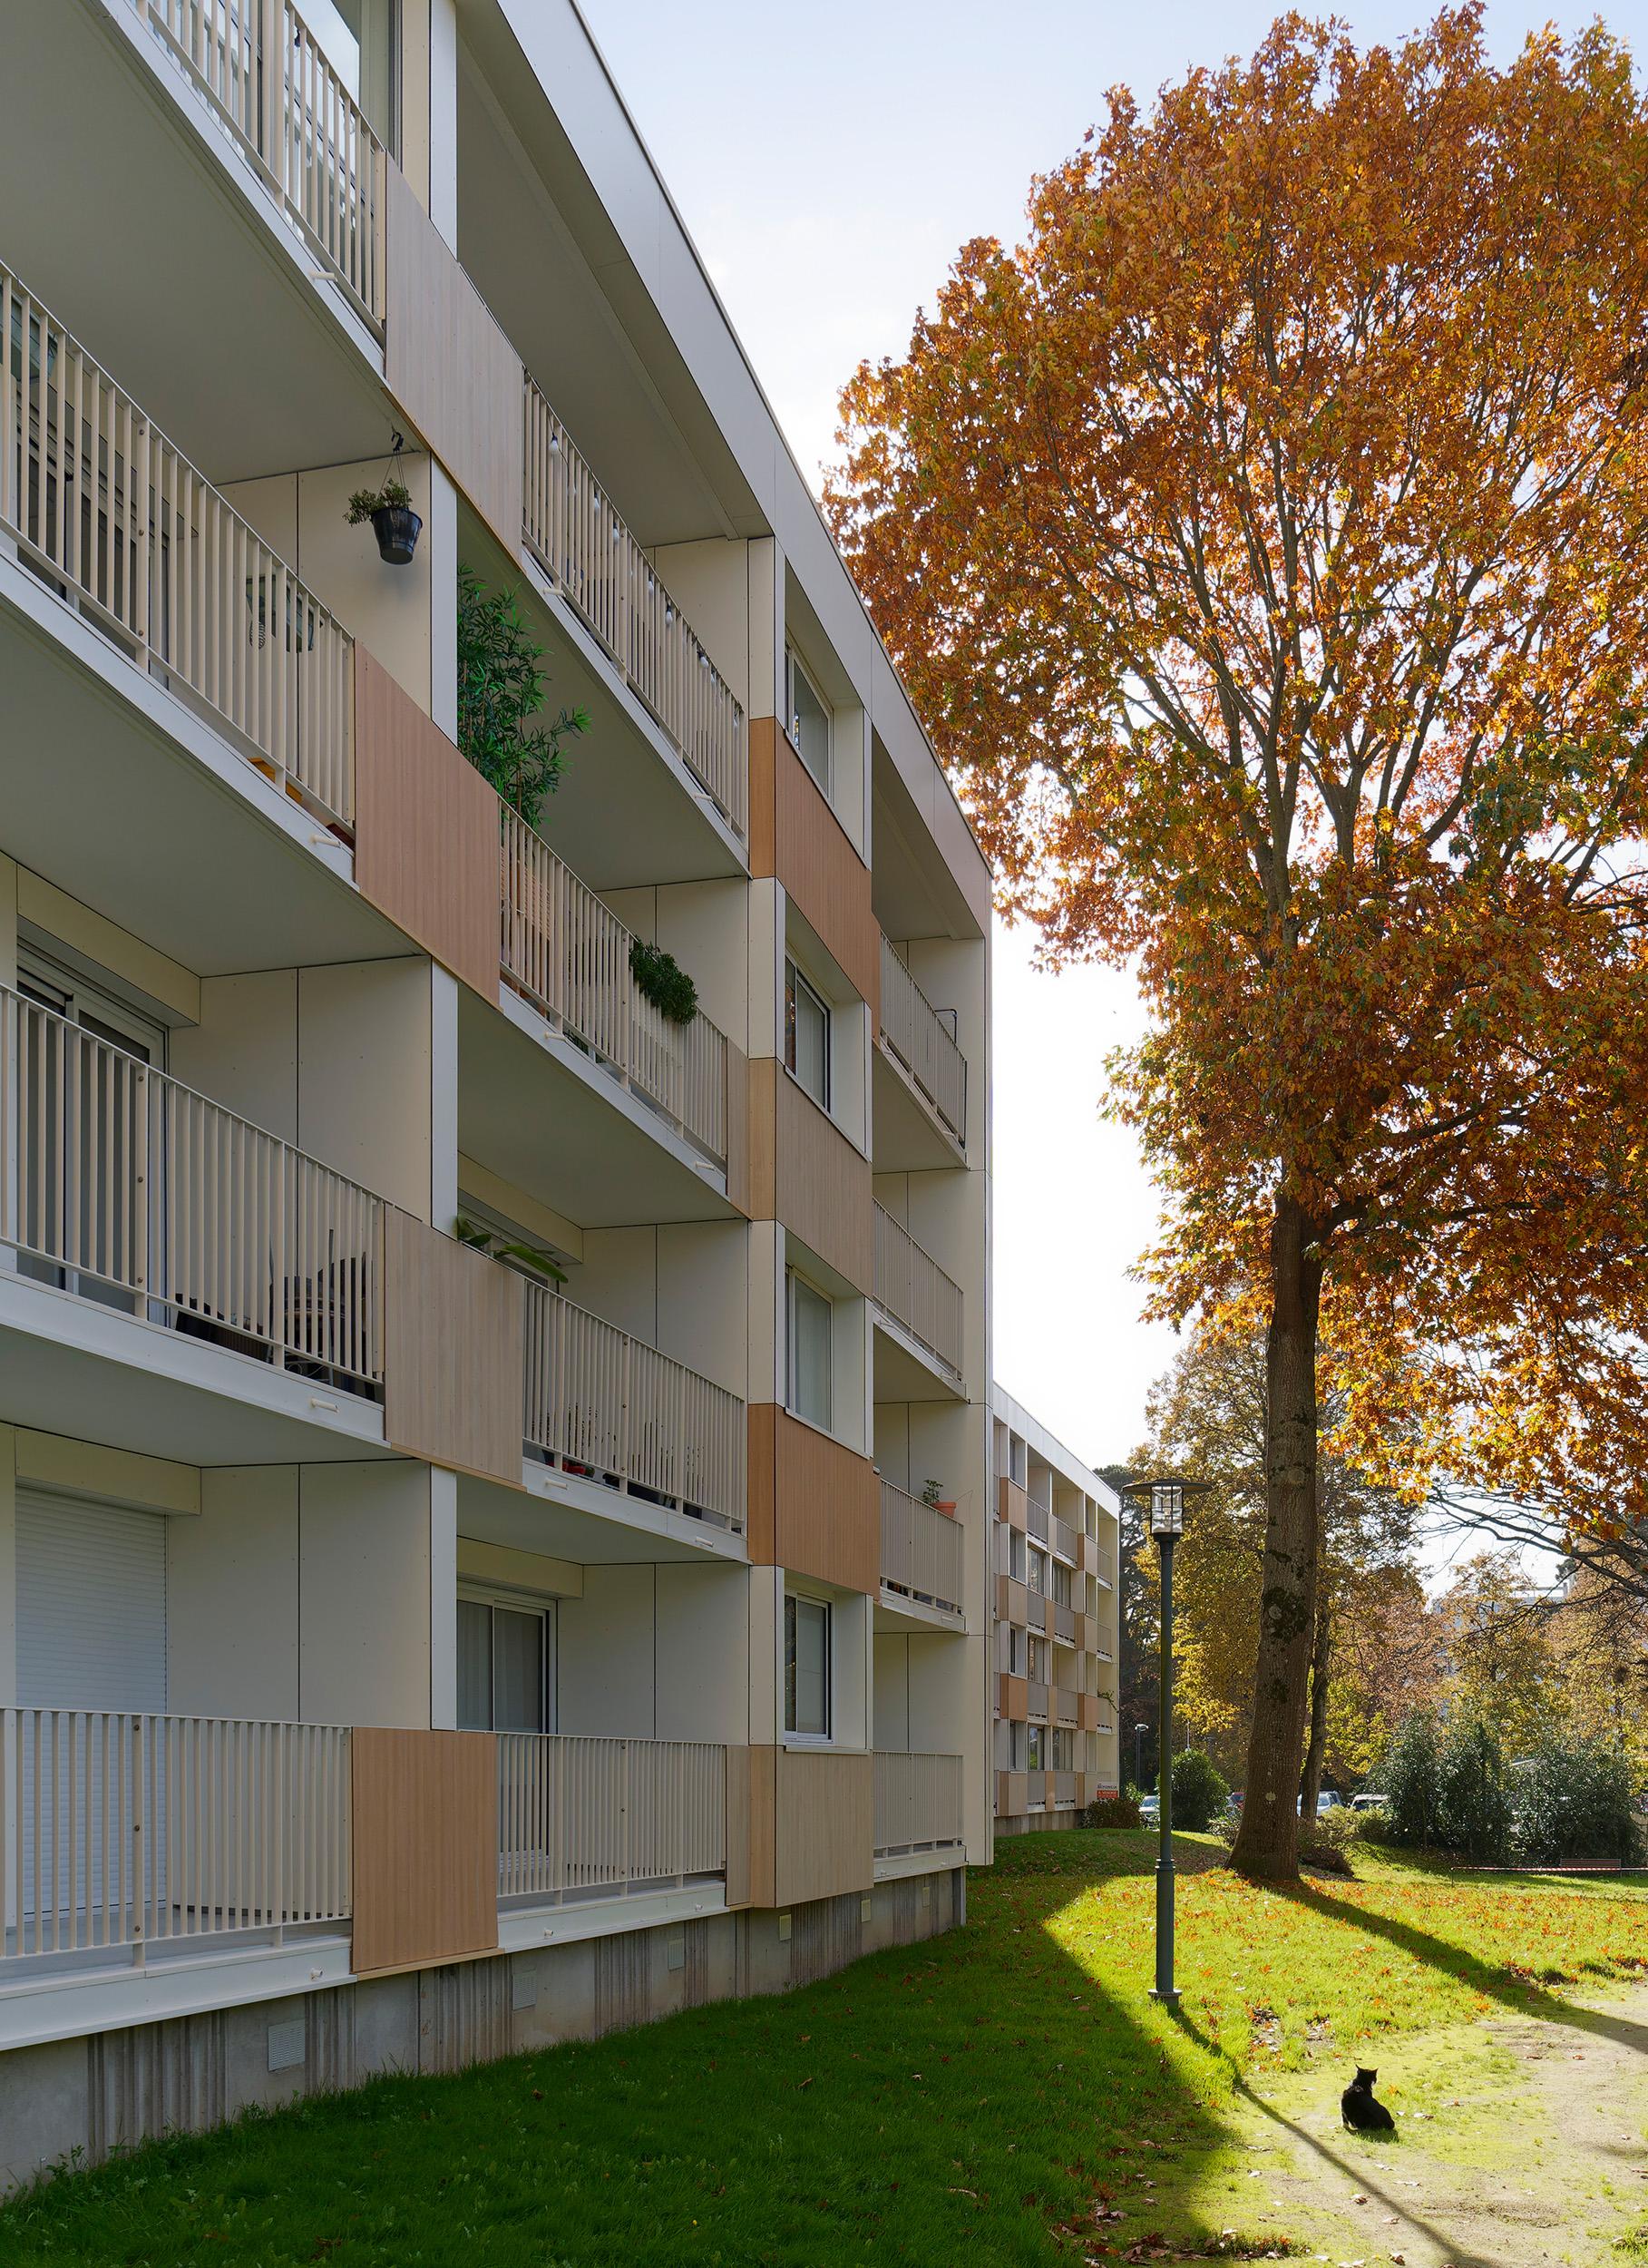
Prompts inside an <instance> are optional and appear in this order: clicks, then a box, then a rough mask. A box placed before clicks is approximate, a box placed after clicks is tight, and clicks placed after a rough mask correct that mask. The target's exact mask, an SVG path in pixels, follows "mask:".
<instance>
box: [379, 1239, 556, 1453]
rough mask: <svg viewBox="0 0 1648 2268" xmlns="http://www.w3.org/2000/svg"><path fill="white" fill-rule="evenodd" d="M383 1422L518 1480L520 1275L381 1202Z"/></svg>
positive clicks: (397, 1436)
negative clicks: (383, 1209) (383, 1213)
mask: <svg viewBox="0 0 1648 2268" xmlns="http://www.w3.org/2000/svg"><path fill="white" fill-rule="evenodd" d="M384 1245H385V1252H384V1374H385V1377H384V1429H385V1432H386V1433H387V1434H388V1436H389V1440H390V1442H391V1443H392V1445H393V1446H394V1447H395V1448H396V1449H401V1450H405V1452H406V1453H407V1454H408V1455H409V1456H413V1457H423V1458H426V1459H427V1460H428V1461H429V1462H430V1463H431V1464H436V1465H445V1466H447V1467H449V1468H451V1469H453V1470H454V1471H463V1472H483V1473H486V1474H488V1475H490V1476H491V1477H492V1479H494V1480H498V1481H513V1483H514V1484H515V1486H516V1487H517V1488H519V1487H520V1485H521V1457H522V1438H523V1436H522V1426H523V1424H524V1423H525V1405H524V1394H523V1390H522V1365H523V1362H524V1352H523V1350H524V1346H525V1330H526V1311H525V1291H526V1287H525V1285H524V1284H523V1283H522V1279H521V1277H520V1276H517V1275H516V1274H515V1272H514V1270H513V1269H512V1268H506V1267H503V1266H501V1265H500V1263H499V1262H498V1261H496V1260H489V1259H488V1258H487V1257H486V1256H485V1255H484V1254H483V1253H479V1252H473V1251H472V1250H471V1249H470V1248H469V1246H467V1245H461V1244H459V1243H458V1241H457V1239H456V1238H455V1237H444V1236H443V1235H442V1234H441V1233H440V1231H439V1230H438V1229H434V1228H431V1227H428V1226H427V1225H426V1224H425V1223H424V1222H423V1221H420V1220H414V1219H413V1217H412V1216H411V1214H410V1213H403V1212H402V1211H401V1210H400V1209H399V1208H398V1207H395V1206H391V1207H388V1208H387V1219H386V1221H385V1238H384Z"/></svg>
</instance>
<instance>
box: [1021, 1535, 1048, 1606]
mask: <svg viewBox="0 0 1648 2268" xmlns="http://www.w3.org/2000/svg"><path fill="white" fill-rule="evenodd" d="M1047 1563H1048V1555H1047V1553H1046V1552H1045V1551H1044V1550H1043V1549H1041V1546H1040V1545H1039V1543H1032V1544H1027V1545H1026V1546H1025V1554H1024V1579H1025V1581H1026V1582H1027V1583H1028V1584H1029V1589H1030V1592H1031V1595H1032V1596H1033V1597H1034V1598H1046V1597H1047V1595H1048V1594H1047Z"/></svg>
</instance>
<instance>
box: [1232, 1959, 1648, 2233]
mask: <svg viewBox="0 0 1648 2268" xmlns="http://www.w3.org/2000/svg"><path fill="white" fill-rule="evenodd" d="M1568 2005H1569V2007H1570V2009H1571V2014H1569V2015H1567V2016H1565V2017H1551V2018H1516V2017H1493V2018H1487V2019H1484V2020H1483V2021H1482V2022H1480V2023H1478V2024H1476V2025H1472V2026H1469V2027H1467V2028H1460V2029H1459V2030H1458V2031H1453V2032H1431V2033H1426V2034H1423V2035H1419V2036H1418V2037H1416V2038H1411V2039H1409V2040H1405V2041H1404V2040H1402V2039H1400V2038H1396V2039H1393V2040H1392V2041H1391V2043H1390V2046H1389V2047H1388V2048H1386V2050H1385V2061H1384V2063H1383V2065H1382V2066H1381V2070H1380V2095H1381V2096H1382V2097H1384V2098H1385V2099H1387V2100H1388V2101H1389V2102H1390V2105H1391V2107H1392V2109H1393V2110H1394V2111H1395V2112H1396V2115H1397V2117H1398V2121H1399V2135H1398V2138H1397V2139H1396V2141H1395V2142H1394V2143H1380V2142H1375V2141H1373V2140H1370V2139H1369V2138H1366V2137H1364V2136H1358V2135H1351V2134H1347V2133H1345V2131H1344V2130H1343V2128H1342V2126H1341V2123H1340V2119H1339V2113H1338V2100H1337V2090H1338V2088H1339V2087H1340V2086H1341V2085H1342V2083H1343V2079H1344V2078H1345V2077H1349V2070H1348V2069H1346V2070H1344V2071H1343V2072H1342V2073H1341V2059H1340V2058H1335V2057H1333V2056H1332V2054H1331V2050H1330V2051H1329V2052H1328V2053H1326V2054H1324V2056H1323V2057H1322V2058H1321V2061H1320V2062H1319V2063H1317V2064H1315V2065H1313V2066H1312V2069H1311V2071H1310V2072H1309V2073H1308V2074H1297V2073H1289V2074H1285V2075H1284V2074H1282V2073H1274V2074H1266V2075H1261V2076H1260V2077H1257V2078H1256V2079H1255V2082H1254V2085H1253V2088H1252V2090H1251V2091H1250V2092H1249V2093H1248V2094H1247V2095H1246V2097H1245V2098H1244V2101H1243V2121H1244V2125H1245V2126H1246V2135H1245V2140H1246V2144H1247V2151H1248V2159H1247V2163H1246V2164H1245V2165H1242V2166H1240V2167H1239V2168H1237V2169H1235V2170H1234V2171H1233V2172H1232V2174H1231V2175H1230V2177H1229V2179H1228V2180H1227V2181H1226V2182H1225V2184H1224V2188H1225V2191H1226V2194H1227V2195H1228V2197H1229V2200H1230V2204H1231V2214H1232V2218H1233V2220H1235V2219H1236V2217H1237V2214H1238V2213H1239V2214H1240V2225H1241V2226H1243V2228H1245V2229H1250V2230H1251V2229H1253V2228H1254V2227H1255V2226H1261V2227H1263V2228H1264V2229H1265V2230H1266V2231H1267V2232H1268V2231H1269V2230H1270V2229H1274V2231H1275V2233H1276V2234H1277V2235H1278V2236H1279V2237H1280V2236H1282V2235H1285V2236H1286V2237H1287V2238H1288V2239H1289V2240H1290V2244H1291V2248H1292V2251H1293V2253H1295V2254H1297V2253H1300V2252H1301V2251H1303V2252H1304V2253H1305V2255H1306V2256H1307V2257H1312V2256H1313V2257H1314V2258H1315V2259H1317V2260H1326V2261H1328V2262H1330V2263H1334V2264H1335V2268H1341V2264H1344V2268H1358V2264H1359V2263H1360V2264H1361V2268H1384V2263H1389V2262H1391V2261H1400V2262H1405V2263H1407V2268H1444V2263H1452V2268H1557V2263H1566V2264H1567V2268H1591V2264H1592V2263H1604V2262H1607V2263H1612V2264H1613V2268H1619V2263H1622V2261H1624V2260H1631V2259H1637V2260H1643V2261H1648V2142H1645V2140H1644V2136H1645V2135H1648V1985H1635V1986H1631V1987H1627V1988H1626V1989H1624V1990H1623V1991H1621V1990H1614V1991H1610V1992H1608V1993H1607V1994H1605V1995H1604V1994H1596V1995H1594V1996H1585V1995H1577V1994H1575V1995H1570V1996H1568ZM1243 2208H1245V2210H1243ZM1633 2235H1634V2236H1637V2237H1638V2238H1639V2240H1640V2242H1641V2250H1640V2251H1639V2250H1638V2249H1637V2246H1636V2245H1632V2244H1626V2245H1624V2246H1623V2245H1622V2244H1621V2240H1622V2239H1629V2238H1630V2237H1632V2236H1633Z"/></svg>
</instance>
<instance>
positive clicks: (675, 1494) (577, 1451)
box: [525, 1284, 747, 1530]
mask: <svg viewBox="0 0 1648 2268" xmlns="http://www.w3.org/2000/svg"><path fill="white" fill-rule="evenodd" d="M525 1438H526V1443H527V1448H528V1451H529V1452H535V1453H536V1454H537V1455H538V1456H540V1457H541V1458H543V1459H544V1460H545V1461H547V1462H549V1463H551V1464H554V1465H558V1466H559V1467H560V1468H561V1471H565V1472H570V1473H573V1474H576V1475H582V1476H585V1477H588V1478H590V1479H591V1480H595V1481H600V1482H601V1483H602V1484H603V1485H604V1486H607V1487H609V1488H613V1489H617V1490H620V1491H623V1492H624V1493H626V1494H628V1495H632V1496H639V1497H641V1498H643V1499H645V1500H646V1501H648V1502H650V1503H655V1504H663V1505H668V1506H669V1507H671V1508H673V1509H674V1510H678V1511H683V1512H687V1513H690V1514H692V1515H693V1516H694V1517H696V1518H697V1519H700V1520H711V1521H713V1522H714V1523H715V1524H716V1525H717V1526H718V1527H722V1528H732V1529H736V1530H742V1529H743V1526H744V1517H745V1466H746V1456H747V1436H746V1417H745V1409H744V1404H743V1403H742V1402H740V1401H739V1399H738V1397H737V1395H736V1394H735V1393H727V1392H726V1388H725V1387H723V1386H717V1385H712V1384H711V1383H710V1381H709V1380H708V1379H707V1378H700V1377H699V1375H698V1374H697V1371H693V1370H688V1369H687V1365H686V1364H684V1363H678V1362H675V1361H674V1360H672V1358H671V1357H670V1356H669V1355H668V1354H659V1353H658V1350H657V1349H656V1348H655V1347H650V1346H647V1345H645V1344H643V1343H642V1342H641V1341H640V1340H639V1339H632V1338H631V1337H630V1336H629V1333H628V1332H627V1331H619V1329H618V1328H617V1327H616V1326H615V1325H612V1324H609V1323H603V1322H602V1321H601V1319H600V1316H599V1315H590V1314H588V1313H587V1312H586V1311H585V1310H584V1309H583V1308H581V1307H575V1306H574V1305H572V1303H571V1301H570V1300H568V1299H562V1298H561V1297H560V1295H558V1294H557V1293H554V1292H551V1291H547V1290H545V1289H544V1288H543V1287H542V1286H540V1285H536V1284H529V1285H528V1286H527V1288H526V1422H525Z"/></svg>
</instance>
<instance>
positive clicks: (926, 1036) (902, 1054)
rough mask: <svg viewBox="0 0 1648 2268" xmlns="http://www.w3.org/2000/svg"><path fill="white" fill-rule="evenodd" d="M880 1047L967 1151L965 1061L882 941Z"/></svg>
mask: <svg viewBox="0 0 1648 2268" xmlns="http://www.w3.org/2000/svg"><path fill="white" fill-rule="evenodd" d="M881 1031H882V1044H883V1046H884V1047H885V1048H886V1049H887V1051H888V1052H889V1053H890V1054H891V1055H892V1056H893V1057H895V1058H896V1060H897V1061H899V1062H900V1063H902V1065H903V1067H904V1069H905V1070H906V1071H907V1072H908V1073H909V1075H910V1079H911V1081H912V1084H913V1086H914V1087H915V1090H916V1091H917V1093H918V1094H920V1095H922V1096H924V1097H925V1099H926V1100H927V1101H928V1102H929V1103H930V1104H931V1107H932V1110H933V1113H934V1115H935V1116H936V1117H937V1119H939V1121H940V1123H941V1125H942V1126H944V1127H945V1128H947V1129H948V1130H949V1131H950V1133H951V1135H952V1136H953V1137H954V1139H955V1141H956V1144H957V1146H958V1148H960V1149H966V1147H967V1058H966V1057H965V1056H964V1055H963V1054H962V1052H961V1049H960V1048H959V1047H958V1046H957V1045H956V1043H955V1041H953V1040H952V1039H951V1036H950V1034H949V1032H948V1031H945V1029H944V1027H943V1025H942V1024H941V1022H940V1021H939V1016H938V1011H937V1010H936V1009H935V1008H934V1007H933V1006H932V1004H931V1002H930V1001H929V1000H928V998H927V995H926V993H925V992H922V988H921V986H920V985H919V984H918V983H917V982H916V981H915V979H914V977H912V975H911V973H910V972H909V970H908V969H907V968H906V967H905V966H904V964H903V963H902V961H901V960H900V959H899V957H898V954H897V953H895V952H894V951H893V949H892V943H890V941H889V940H888V939H887V938H886V937H885V936H883V939H882V1009H881Z"/></svg>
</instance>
